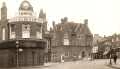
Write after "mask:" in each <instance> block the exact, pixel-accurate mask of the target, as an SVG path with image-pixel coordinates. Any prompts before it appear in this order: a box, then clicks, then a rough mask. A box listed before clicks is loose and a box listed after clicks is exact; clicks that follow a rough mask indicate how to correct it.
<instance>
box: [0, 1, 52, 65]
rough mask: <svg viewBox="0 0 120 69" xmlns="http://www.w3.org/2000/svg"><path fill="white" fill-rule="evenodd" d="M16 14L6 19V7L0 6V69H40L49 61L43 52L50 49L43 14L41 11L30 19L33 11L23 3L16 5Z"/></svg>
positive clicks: (25, 2)
mask: <svg viewBox="0 0 120 69" xmlns="http://www.w3.org/2000/svg"><path fill="white" fill-rule="evenodd" d="M11 9H12V8H11ZM18 12H19V15H18V16H15V17H13V18H10V19H7V7H6V5H5V3H3V5H2V8H1V21H0V59H2V60H0V67H10V66H11V67H13V66H32V65H43V64H44V62H45V61H46V62H47V61H48V57H50V56H49V55H46V56H45V54H47V53H48V52H50V50H48V49H47V48H49V49H50V39H49V34H47V21H46V14H45V13H43V10H41V11H40V14H39V17H36V16H34V10H33V7H32V5H31V4H30V3H29V2H28V1H27V0H24V1H23V2H22V3H21V4H20V7H19V10H18ZM48 39H49V40H48ZM16 54H17V55H16ZM49 54H50V53H49ZM44 57H46V59H44ZM49 61H50V60H49Z"/></svg>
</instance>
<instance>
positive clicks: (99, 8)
mask: <svg viewBox="0 0 120 69" xmlns="http://www.w3.org/2000/svg"><path fill="white" fill-rule="evenodd" d="M22 1H23V0H0V7H1V5H2V2H6V5H7V8H8V18H9V19H10V18H12V17H14V16H15V15H16V14H17V13H18V8H19V6H20V3H21V2H22ZM27 1H29V2H30V3H31V5H32V6H33V8H34V12H35V15H36V16H38V15H39V12H40V9H43V10H44V12H45V13H46V15H47V20H48V26H49V27H51V26H52V21H55V22H56V24H57V23H59V22H60V20H61V18H63V17H68V20H69V21H74V22H77V23H83V20H84V19H88V26H89V28H90V30H91V32H92V33H93V34H99V35H101V36H104V35H106V36H109V35H112V34H114V33H118V34H119V33H120V0H27Z"/></svg>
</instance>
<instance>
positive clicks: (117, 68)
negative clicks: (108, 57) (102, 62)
mask: <svg viewBox="0 0 120 69" xmlns="http://www.w3.org/2000/svg"><path fill="white" fill-rule="evenodd" d="M107 66H108V67H110V68H113V69H120V67H117V66H114V65H107Z"/></svg>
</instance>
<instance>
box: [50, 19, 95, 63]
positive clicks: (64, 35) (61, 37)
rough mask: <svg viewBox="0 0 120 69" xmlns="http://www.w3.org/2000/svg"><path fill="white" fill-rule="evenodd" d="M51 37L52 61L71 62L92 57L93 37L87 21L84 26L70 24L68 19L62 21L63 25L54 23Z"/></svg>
mask: <svg viewBox="0 0 120 69" xmlns="http://www.w3.org/2000/svg"><path fill="white" fill-rule="evenodd" d="M51 35H52V39H51V47H52V51H51V52H52V54H51V56H52V57H51V61H53V62H60V61H62V60H64V61H71V60H77V59H80V58H84V57H89V56H90V53H91V48H92V46H91V45H92V39H93V36H92V34H91V32H90V29H89V28H88V20H87V19H85V20H84V24H82V23H74V22H68V19H67V18H66V17H65V18H64V19H61V23H58V24H55V22H53V29H52V28H51Z"/></svg>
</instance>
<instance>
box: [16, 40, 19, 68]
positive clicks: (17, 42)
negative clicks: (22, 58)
mask: <svg viewBox="0 0 120 69" xmlns="http://www.w3.org/2000/svg"><path fill="white" fill-rule="evenodd" d="M16 48H17V54H16V55H17V59H16V61H17V69H18V67H19V61H18V60H19V57H18V56H19V54H18V52H19V49H18V48H19V41H16Z"/></svg>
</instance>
